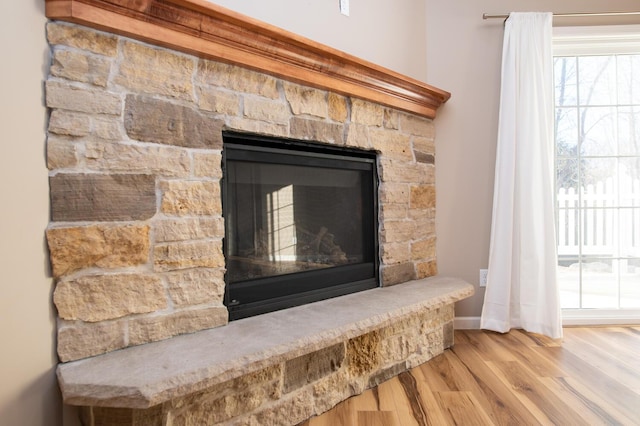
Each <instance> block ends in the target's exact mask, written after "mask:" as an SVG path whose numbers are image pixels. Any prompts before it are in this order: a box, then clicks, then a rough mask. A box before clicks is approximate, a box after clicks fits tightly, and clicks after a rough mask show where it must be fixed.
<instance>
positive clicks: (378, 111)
mask: <svg viewBox="0 0 640 426" xmlns="http://www.w3.org/2000/svg"><path fill="white" fill-rule="evenodd" d="M351 122H352V123H358V124H364V125H367V126H376V127H382V125H383V123H384V107H382V106H381V105H379V104H375V103H372V102H369V101H364V100H362V99H352V100H351Z"/></svg>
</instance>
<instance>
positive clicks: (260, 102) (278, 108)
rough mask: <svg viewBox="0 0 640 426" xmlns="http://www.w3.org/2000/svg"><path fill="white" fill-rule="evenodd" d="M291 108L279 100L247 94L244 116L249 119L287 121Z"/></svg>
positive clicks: (274, 121)
mask: <svg viewBox="0 0 640 426" xmlns="http://www.w3.org/2000/svg"><path fill="white" fill-rule="evenodd" d="M290 115H291V114H290V112H289V108H288V107H287V106H286V105H285V104H284V103H282V102H281V101H279V100H275V101H274V100H270V99H264V98H258V97H253V96H247V97H245V98H244V116H245V117H246V118H248V119H249V120H258V121H267V122H270V123H282V124H284V123H286V122H287V121H288V120H289V117H290Z"/></svg>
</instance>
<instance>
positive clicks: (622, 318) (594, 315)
mask: <svg viewBox="0 0 640 426" xmlns="http://www.w3.org/2000/svg"><path fill="white" fill-rule="evenodd" d="M632 324H634V325H639V324H640V312H638V311H636V310H620V311H616V310H610V311H607V310H601V309H594V310H592V311H589V310H571V309H568V310H564V311H562V325H563V326H574V325H593V326H598V325H632ZM453 328H454V329H455V330H479V329H480V317H455V318H454V320H453Z"/></svg>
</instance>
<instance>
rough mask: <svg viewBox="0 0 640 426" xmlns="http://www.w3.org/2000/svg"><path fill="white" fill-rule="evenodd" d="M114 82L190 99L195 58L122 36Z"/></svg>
mask: <svg viewBox="0 0 640 426" xmlns="http://www.w3.org/2000/svg"><path fill="white" fill-rule="evenodd" d="M121 50H122V53H121V54H122V59H121V61H120V67H119V68H118V74H117V75H116V76H115V77H114V82H115V83H116V84H118V85H120V86H123V87H126V88H128V89H131V90H133V91H136V92H141V93H148V94H153V95H156V94H157V95H163V96H169V97H172V98H177V99H184V100H193V98H194V90H193V83H192V77H193V73H194V72H195V68H196V59H195V58H194V57H192V56H187V55H183V54H179V53H174V52H172V51H170V50H166V49H159V48H155V47H150V46H146V45H142V44H139V43H135V42H131V41H128V40H125V42H124V43H123V44H122V49H121Z"/></svg>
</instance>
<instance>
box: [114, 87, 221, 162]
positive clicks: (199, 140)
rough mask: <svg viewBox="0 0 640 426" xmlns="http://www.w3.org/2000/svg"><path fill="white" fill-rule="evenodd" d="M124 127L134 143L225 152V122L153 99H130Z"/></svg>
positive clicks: (141, 97)
mask: <svg viewBox="0 0 640 426" xmlns="http://www.w3.org/2000/svg"><path fill="white" fill-rule="evenodd" d="M124 117H125V119H124V127H125V130H126V132H127V135H129V137H130V138H131V139H135V140H138V141H142V142H152V143H159V144H165V145H174V146H182V147H186V148H206V149H217V150H219V149H222V126H223V124H224V122H223V121H222V120H221V119H219V118H217V117H214V116H212V115H211V114H209V115H207V114H203V113H201V112H200V111H198V110H196V109H194V108H190V107H187V106H184V105H180V104H177V103H172V102H168V101H165V100H162V99H156V98H152V97H150V96H136V95H127V97H126V102H125V112H124Z"/></svg>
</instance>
